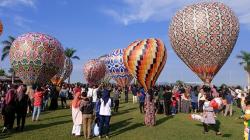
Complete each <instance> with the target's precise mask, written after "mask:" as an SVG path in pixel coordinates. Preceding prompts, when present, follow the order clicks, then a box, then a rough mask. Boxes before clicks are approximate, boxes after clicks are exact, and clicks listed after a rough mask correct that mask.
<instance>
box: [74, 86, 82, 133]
mask: <svg viewBox="0 0 250 140" xmlns="http://www.w3.org/2000/svg"><path fill="white" fill-rule="evenodd" d="M74 92H75V93H74V99H73V101H72V105H71V110H72V120H73V128H72V135H74V136H76V137H79V136H80V135H81V125H82V112H81V111H80V103H81V90H74Z"/></svg>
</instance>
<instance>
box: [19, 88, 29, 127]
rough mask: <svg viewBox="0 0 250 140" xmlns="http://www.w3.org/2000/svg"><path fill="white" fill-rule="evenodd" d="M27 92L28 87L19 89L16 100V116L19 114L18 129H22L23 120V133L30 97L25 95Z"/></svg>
mask: <svg viewBox="0 0 250 140" xmlns="http://www.w3.org/2000/svg"><path fill="white" fill-rule="evenodd" d="M26 91H27V87H26V85H20V86H19V87H18V89H17V98H16V114H17V128H16V130H19V129H20V121H21V120H22V125H21V131H23V129H24V125H25V118H26V115H27V109H28V98H29V96H28V95H27V94H25V93H26Z"/></svg>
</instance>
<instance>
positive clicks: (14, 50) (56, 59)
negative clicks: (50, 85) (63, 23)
mask: <svg viewBox="0 0 250 140" xmlns="http://www.w3.org/2000/svg"><path fill="white" fill-rule="evenodd" d="M64 59H65V58H64V50H63V47H62V46H61V43H60V42H59V41H58V40H57V39H55V38H54V37H51V36H49V35H46V34H42V33H26V34H23V35H21V36H19V37H18V38H17V39H16V40H15V41H14V42H13V44H12V46H11V48H10V62H11V65H12V67H13V69H14V71H15V72H16V74H17V76H19V77H20V79H21V80H22V81H23V83H24V84H27V85H32V84H35V83H39V84H45V83H46V82H48V81H49V80H50V79H51V78H52V77H53V76H54V75H55V74H56V73H57V72H58V71H59V70H60V69H61V68H63V65H64Z"/></svg>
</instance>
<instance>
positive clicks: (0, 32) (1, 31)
mask: <svg viewBox="0 0 250 140" xmlns="http://www.w3.org/2000/svg"><path fill="white" fill-rule="evenodd" d="M2 33H3V24H2V21H1V20H0V35H2Z"/></svg>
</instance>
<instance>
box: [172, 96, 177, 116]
mask: <svg viewBox="0 0 250 140" xmlns="http://www.w3.org/2000/svg"><path fill="white" fill-rule="evenodd" d="M176 110H177V100H176V98H175V97H172V103H171V112H172V115H175V114H176Z"/></svg>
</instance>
